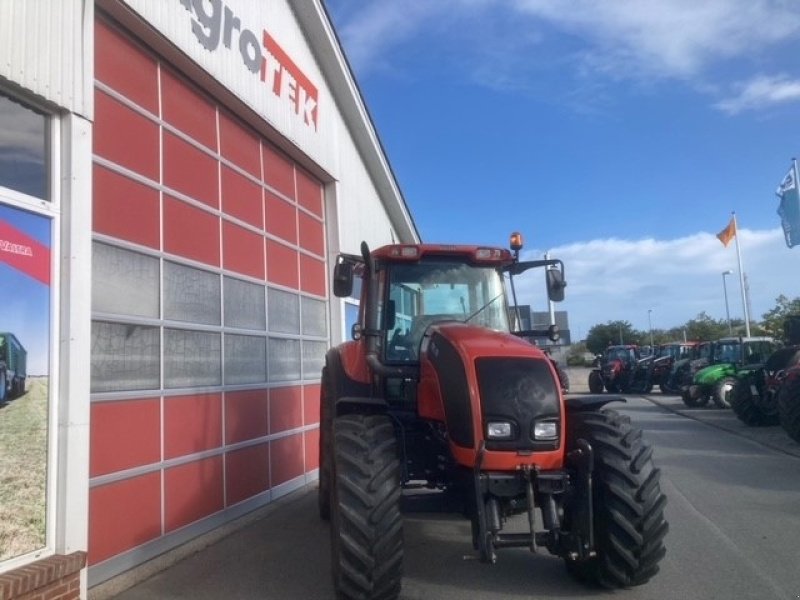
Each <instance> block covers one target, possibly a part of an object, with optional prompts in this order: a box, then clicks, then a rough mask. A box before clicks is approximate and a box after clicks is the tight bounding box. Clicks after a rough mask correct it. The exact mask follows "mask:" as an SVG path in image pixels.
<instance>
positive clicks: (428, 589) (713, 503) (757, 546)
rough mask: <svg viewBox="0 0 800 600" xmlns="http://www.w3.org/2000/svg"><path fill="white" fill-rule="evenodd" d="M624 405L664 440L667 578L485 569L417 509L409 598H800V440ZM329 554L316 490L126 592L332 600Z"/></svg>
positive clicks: (465, 539)
mask: <svg viewBox="0 0 800 600" xmlns="http://www.w3.org/2000/svg"><path fill="white" fill-rule="evenodd" d="M620 406H624V411H625V412H627V413H628V414H630V415H631V417H632V418H633V419H634V421H636V422H637V423H639V425H640V426H642V427H643V428H644V429H645V430H646V436H647V438H648V439H649V440H650V441H652V442H653V443H654V445H655V446H656V461H657V464H658V466H660V467H661V468H662V471H663V479H662V487H663V489H664V491H665V492H666V494H667V496H668V498H669V504H668V506H667V518H668V520H669V522H670V528H671V529H670V533H669V534H668V536H667V540H666V543H667V557H666V558H665V559H664V561H663V562H662V569H661V573H659V574H658V575H657V576H656V578H654V579H653V580H652V581H651V582H650V583H649V584H648V585H645V586H642V587H639V588H635V589H632V590H627V591H624V592H616V593H612V592H606V591H602V590H594V589H587V588H585V587H583V586H581V585H578V584H576V583H574V582H573V581H571V580H570V579H569V578H568V577H567V575H566V573H565V571H564V568H563V566H562V563H561V561H560V560H558V559H556V558H553V557H551V556H549V555H546V554H539V555H535V556H534V555H531V554H530V553H529V552H527V551H524V550H506V551H504V552H503V553H502V554H501V555H500V559H499V561H498V563H497V564H496V565H493V566H489V565H483V564H481V563H479V562H477V561H476V560H475V559H474V557H473V552H472V548H471V544H470V537H469V524H468V523H467V522H465V521H461V520H458V519H454V518H451V517H448V516H442V515H435V514H428V513H426V514H420V513H412V514H408V515H407V517H406V528H405V532H406V576H405V578H404V585H403V594H402V598H404V599H423V598H424V599H442V600H449V599H453V600H456V599H458V600H462V599H465V598H480V599H487V600H494V599H497V600H501V599H502V600H509V599H523V598H532V599H538V598H558V599H569V598H582V599H583V598H586V597H608V598H611V597H612V596H613V597H614V598H625V600H646V599H647V600H649V599H653V600H656V599H658V600H670V599H675V600H678V599H680V600H685V599H695V598H696V599H705V598H715V599H716V598H720V599H728V598H730V599H747V598H753V599H759V600H771V599H775V600H778V599H781V600H786V599H796V598H799V597H800V446H798V445H797V444H794V443H793V442H791V441H790V440H788V438H785V440H784V438H781V439H780V440H779V441H778V442H776V441H775V440H777V439H778V438H777V437H775V439H771V435H773V434H774V436H777V435H778V434H779V432H776V431H772V432H770V431H764V430H755V434H754V435H755V436H756V438H758V436H762V437H764V436H765V437H764V439H761V440H759V439H749V438H748V437H745V435H751V437H752V435H753V430H749V431H737V426H736V419H735V417H734V416H733V415H732V414H731V413H730V412H729V411H720V410H715V409H706V411H704V412H702V413H701V412H699V411H695V412H687V411H683V408H682V404H681V403H680V400H679V399H676V398H670V397H663V396H653V397H652V400H648V399H646V398H641V397H639V398H636V397H631V398H629V401H628V403H627V404H626V405H620ZM676 411H680V412H676ZM681 412H682V413H683V414H681ZM726 427H727V429H726ZM784 437H785V436H784ZM328 553H329V545H328V539H327V527H326V525H324V524H323V523H321V522H320V521H319V520H318V519H317V517H316V495H315V491H314V490H305V491H302V492H300V493H298V494H297V495H296V496H295V497H294V498H293V501H291V502H286V503H283V505H282V506H280V507H278V508H277V509H276V510H275V511H273V512H272V514H271V515H270V516H269V517H267V518H265V519H264V520H262V521H260V522H258V523H257V524H255V525H253V526H250V527H249V528H248V529H247V530H244V531H241V532H239V533H236V534H234V535H232V536H230V537H228V538H226V539H224V540H223V541H222V542H220V543H218V544H216V545H214V546H212V547H210V548H209V549H207V550H205V551H203V552H201V553H199V554H197V555H195V556H193V557H191V558H190V559H187V560H185V561H183V562H182V563H179V564H178V565H176V566H174V567H173V568H171V569H169V570H168V571H165V572H163V573H162V574H160V575H157V576H156V577H154V578H152V579H150V580H149V581H146V582H144V583H142V584H139V585H138V586H136V587H134V588H132V589H131V590H128V591H127V592H125V593H123V594H121V595H119V596H118V597H117V598H118V600H141V599H148V600H149V599H152V598H166V599H171V598H192V599H199V600H204V599H218V598H220V599H221V598H225V599H226V600H227V599H242V600H245V599H246V600H250V599H294V598H298V599H299V598H303V599H306V598H309V599H321V600H322V599H326V600H327V599H329V598H332V597H333V595H332V593H331V588H330V575H329V556H328Z"/></svg>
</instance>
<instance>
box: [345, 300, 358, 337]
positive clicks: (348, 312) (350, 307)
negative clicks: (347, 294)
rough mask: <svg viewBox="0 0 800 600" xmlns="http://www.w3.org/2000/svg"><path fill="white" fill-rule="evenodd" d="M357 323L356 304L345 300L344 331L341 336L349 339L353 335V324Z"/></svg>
mask: <svg viewBox="0 0 800 600" xmlns="http://www.w3.org/2000/svg"><path fill="white" fill-rule="evenodd" d="M356 323H358V304H353V303H352V302H349V301H347V300H345V302H344V328H345V329H344V332H343V334H342V338H343V339H345V340H349V339H351V338H352V337H353V325H355V324H356Z"/></svg>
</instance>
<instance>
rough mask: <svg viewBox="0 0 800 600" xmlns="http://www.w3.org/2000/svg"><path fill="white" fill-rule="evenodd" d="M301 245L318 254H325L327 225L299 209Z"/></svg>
mask: <svg viewBox="0 0 800 600" xmlns="http://www.w3.org/2000/svg"><path fill="white" fill-rule="evenodd" d="M297 218H298V220H299V222H300V246H302V247H303V248H305V249H306V250H308V251H309V252H313V253H314V254H316V255H317V256H325V226H324V225H323V224H322V221H318V220H317V219H315V218H314V217H312V216H310V215H309V214H308V213H304V212H302V211H298V213H297Z"/></svg>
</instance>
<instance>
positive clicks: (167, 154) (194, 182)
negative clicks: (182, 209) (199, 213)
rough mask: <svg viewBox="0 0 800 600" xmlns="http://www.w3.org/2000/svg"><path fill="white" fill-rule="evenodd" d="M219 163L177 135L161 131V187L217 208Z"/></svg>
mask: <svg viewBox="0 0 800 600" xmlns="http://www.w3.org/2000/svg"><path fill="white" fill-rule="evenodd" d="M218 169H219V163H218V162H217V161H216V160H215V159H214V158H212V157H211V156H209V155H208V154H206V153H205V152H202V151H201V150H199V149H197V148H195V147H194V146H192V145H191V144H189V143H188V142H186V141H184V140H182V139H180V138H179V137H178V136H176V135H174V134H172V133H169V132H164V185H166V186H168V187H171V188H172V189H174V190H177V191H179V192H181V193H182V194H185V195H187V196H189V197H190V198H192V199H193V200H199V201H200V202H202V203H203V204H208V205H209V206H210V207H212V208H219V177H218V175H219V173H218Z"/></svg>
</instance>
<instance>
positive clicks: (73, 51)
mask: <svg viewBox="0 0 800 600" xmlns="http://www.w3.org/2000/svg"><path fill="white" fill-rule="evenodd" d="M93 15H94V2H93V0H2V1H0V76H2V77H5V78H6V79H9V80H11V81H13V82H15V83H17V84H19V85H21V86H22V87H23V88H25V89H27V90H30V91H31V92H33V93H35V94H38V95H39V96H41V97H43V98H45V99H47V100H49V101H50V102H54V103H55V104H57V105H59V106H61V107H63V108H66V109H68V110H69V111H71V112H74V113H77V114H80V115H82V116H84V117H86V118H89V119H91V118H92V78H93V77H94V74H93V59H94V52H93V33H92V31H93V30H92V23H93Z"/></svg>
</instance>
